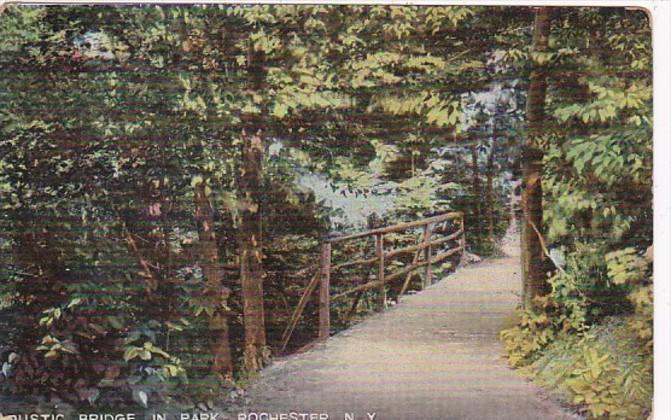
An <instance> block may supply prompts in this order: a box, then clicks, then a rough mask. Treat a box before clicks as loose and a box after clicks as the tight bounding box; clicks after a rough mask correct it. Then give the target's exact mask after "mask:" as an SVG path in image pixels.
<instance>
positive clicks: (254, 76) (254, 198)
mask: <svg viewBox="0 0 671 420" xmlns="http://www.w3.org/2000/svg"><path fill="white" fill-rule="evenodd" d="M263 60H264V57H263V54H262V53H261V52H259V51H254V48H253V46H250V49H249V56H248V69H247V70H248V72H249V93H250V94H254V93H257V94H262V93H263V92H262V90H263V82H264V79H265V69H264V65H263ZM243 124H244V127H245V128H243V130H242V165H241V173H240V179H239V189H240V194H241V199H242V200H241V201H242V203H243V211H242V222H241V226H240V282H241V286H242V300H243V313H244V324H245V349H244V360H245V368H246V369H247V371H250V372H254V371H257V370H259V369H261V368H262V367H263V365H264V361H265V357H266V356H265V354H264V353H265V348H266V330H265V319H264V309H263V278H264V277H265V273H264V270H263V263H262V255H263V251H262V248H263V247H262V239H261V228H262V224H261V221H262V209H261V196H262V194H263V167H262V162H263V150H264V146H263V137H262V135H263V132H262V128H263V126H264V124H263V118H262V116H261V115H259V114H250V115H246V116H245V118H244V119H243Z"/></svg>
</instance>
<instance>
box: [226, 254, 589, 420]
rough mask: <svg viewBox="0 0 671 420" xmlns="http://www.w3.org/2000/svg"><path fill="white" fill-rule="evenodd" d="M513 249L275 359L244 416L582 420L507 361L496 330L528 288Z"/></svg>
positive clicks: (251, 394)
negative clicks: (522, 289) (523, 286)
mask: <svg viewBox="0 0 671 420" xmlns="http://www.w3.org/2000/svg"><path fill="white" fill-rule="evenodd" d="M507 245H508V246H507V247H506V248H507V251H508V253H509V254H513V255H509V256H507V257H504V258H498V259H493V260H487V261H484V262H481V263H478V264H475V265H471V266H468V267H465V268H462V269H460V270H458V271H457V272H456V273H454V274H452V275H451V276H449V277H447V278H446V279H443V280H442V281H440V282H439V283H436V284H434V285H433V286H431V287H430V288H428V289H426V290H425V291H423V292H421V293H418V294H416V295H412V296H407V297H405V298H403V301H402V302H401V303H400V304H399V305H396V306H395V307H393V308H391V309H389V310H388V311H385V312H384V313H381V314H378V315H375V316H373V317H371V318H370V319H368V320H366V321H364V322H362V323H360V324H358V325H356V326H354V327H352V328H351V329H348V330H346V331H343V332H342V333H340V334H337V335H336V336H334V337H332V338H331V339H329V340H328V342H326V343H324V344H320V345H319V346H317V347H316V348H315V349H313V350H311V351H309V352H307V353H304V354H300V355H295V356H292V357H288V358H285V359H281V360H277V361H275V363H274V364H272V365H271V366H270V367H268V368H267V369H265V370H264V371H263V372H262V373H261V376H260V378H259V379H258V381H257V382H256V383H255V384H254V385H253V386H252V387H251V388H250V389H249V390H248V391H247V397H248V398H249V399H250V402H249V404H248V407H247V410H248V411H249V412H250V413H251V412H255V413H290V412H296V413H328V418H329V419H345V418H355V419H357V420H361V419H368V418H372V417H369V416H367V413H370V414H371V415H372V413H375V417H374V418H375V419H376V420H392V419H418V420H430V419H516V420H520V419H533V420H537V419H569V418H576V417H573V416H572V415H570V414H568V413H567V412H565V411H563V410H562V409H561V408H560V407H559V405H558V404H557V403H556V402H554V401H553V400H551V399H550V398H548V397H547V396H545V395H544V394H543V393H542V392H541V390H540V389H539V388H538V387H536V386H535V385H533V384H531V383H529V382H528V381H527V380H525V379H524V378H523V377H522V376H520V375H519V374H518V373H517V372H515V371H513V370H511V369H509V368H508V367H507V366H506V362H505V360H504V359H503V358H502V348H501V344H500V342H499V341H498V332H499V330H500V329H501V325H502V322H503V320H504V319H505V318H506V317H507V316H508V315H509V314H510V313H511V311H512V310H513V309H514V307H515V305H516V304H517V303H518V301H519V290H520V287H521V281H520V268H519V267H520V261H519V256H517V255H514V252H512V250H514V249H515V246H514V244H507ZM242 412H245V411H244V410H243V411H242ZM346 413H353V414H354V416H353V417H346ZM242 417H243V416H240V415H237V416H233V418H242ZM324 417H325V416H322V417H321V418H324ZM250 418H252V419H254V418H255V417H254V416H253V415H252V416H250ZM262 418H263V417H262ZM298 418H301V417H298ZM304 418H305V419H309V417H304ZM315 418H319V417H315Z"/></svg>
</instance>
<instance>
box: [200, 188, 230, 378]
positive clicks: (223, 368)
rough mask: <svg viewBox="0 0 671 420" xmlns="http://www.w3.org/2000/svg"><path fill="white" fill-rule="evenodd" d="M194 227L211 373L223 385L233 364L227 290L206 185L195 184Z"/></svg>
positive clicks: (228, 292)
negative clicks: (207, 308)
mask: <svg viewBox="0 0 671 420" xmlns="http://www.w3.org/2000/svg"><path fill="white" fill-rule="evenodd" d="M195 205H196V215H195V219H196V223H197V224H198V238H199V249H200V266H201V268H202V270H203V278H205V290H204V293H203V295H204V297H205V302H206V304H207V306H208V307H209V308H210V312H209V313H208V314H209V315H210V321H209V330H210V354H211V355H212V366H211V371H212V373H213V374H215V375H216V376H217V377H218V378H219V379H221V380H222V381H225V382H228V381H230V380H232V379H233V360H232V358H231V345H230V342H229V330H228V315H229V309H228V305H227V304H228V297H229V296H230V294H231V291H230V289H229V288H227V287H226V286H224V284H223V280H224V272H223V270H222V267H221V264H220V262H219V249H218V247H217V239H216V235H215V231H214V209H213V207H212V202H211V201H210V197H209V194H208V189H207V186H206V184H205V182H200V183H198V184H196V189H195Z"/></svg>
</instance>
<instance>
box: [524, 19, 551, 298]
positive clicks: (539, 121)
mask: <svg viewBox="0 0 671 420" xmlns="http://www.w3.org/2000/svg"><path fill="white" fill-rule="evenodd" d="M550 13H551V10H550V8H549V7H539V8H538V9H536V17H535V20H534V34H533V50H534V52H545V51H547V48H548V37H549V35H550V25H551V17H550ZM546 91H547V74H546V69H545V68H544V67H543V66H542V65H538V64H536V63H534V64H533V70H532V72H531V78H530V84H529V91H528V94H527V109H526V112H527V134H526V139H525V140H526V141H525V144H524V147H523V151H522V188H523V190H522V213H523V219H524V220H523V221H522V241H521V242H522V273H523V274H522V275H523V277H522V278H523V282H524V283H523V285H524V305H525V307H531V305H532V303H533V298H534V297H536V296H542V295H544V294H545V293H547V291H548V284H547V280H546V277H545V270H544V255H543V250H542V247H541V242H540V237H539V236H540V234H541V232H542V228H543V227H542V223H543V190H542V187H541V177H542V174H543V151H542V149H541V145H540V141H539V140H540V137H541V136H542V135H543V129H544V126H545V96H546Z"/></svg>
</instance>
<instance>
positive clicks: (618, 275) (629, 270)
mask: <svg viewBox="0 0 671 420" xmlns="http://www.w3.org/2000/svg"><path fill="white" fill-rule="evenodd" d="M605 258H606V267H607V268H608V276H609V277H610V279H611V280H612V281H613V283H615V284H625V283H638V282H640V281H641V280H643V279H644V276H645V274H646V272H647V269H648V264H647V262H645V260H644V259H643V258H641V257H640V256H639V255H638V253H637V252H636V250H635V249H634V248H631V247H629V248H625V249H620V250H617V251H613V252H610V253H608V254H606V257H605Z"/></svg>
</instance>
